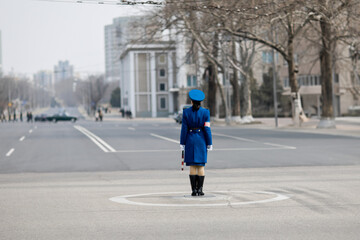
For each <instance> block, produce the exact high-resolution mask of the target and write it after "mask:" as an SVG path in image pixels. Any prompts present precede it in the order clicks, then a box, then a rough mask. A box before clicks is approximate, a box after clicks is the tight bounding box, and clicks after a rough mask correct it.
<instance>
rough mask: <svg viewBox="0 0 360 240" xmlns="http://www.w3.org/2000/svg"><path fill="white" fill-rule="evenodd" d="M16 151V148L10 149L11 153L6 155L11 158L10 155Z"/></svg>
mask: <svg viewBox="0 0 360 240" xmlns="http://www.w3.org/2000/svg"><path fill="white" fill-rule="evenodd" d="M14 151H15V148H12V149H10V151H9V152H8V153H7V154H6V156H7V157H10V155H11V154H12V153H13V152H14Z"/></svg>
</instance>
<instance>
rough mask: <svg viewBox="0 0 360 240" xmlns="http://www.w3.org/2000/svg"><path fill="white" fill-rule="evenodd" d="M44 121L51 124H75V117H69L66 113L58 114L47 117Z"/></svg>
mask: <svg viewBox="0 0 360 240" xmlns="http://www.w3.org/2000/svg"><path fill="white" fill-rule="evenodd" d="M46 119H47V120H48V121H51V122H58V121H72V122H76V120H77V117H74V116H70V115H68V114H67V113H58V114H54V115H52V116H48V117H47V118H46Z"/></svg>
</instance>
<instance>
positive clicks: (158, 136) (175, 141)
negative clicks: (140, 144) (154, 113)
mask: <svg viewBox="0 0 360 240" xmlns="http://www.w3.org/2000/svg"><path fill="white" fill-rule="evenodd" d="M150 135H151V136H153V137H157V138H161V139H163V140H166V141H169V142H174V143H177V144H180V141H179V140H175V139H171V138H167V137H163V136H160V135H157V134H154V133H150Z"/></svg>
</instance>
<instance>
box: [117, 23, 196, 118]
mask: <svg viewBox="0 0 360 240" xmlns="http://www.w3.org/2000/svg"><path fill="white" fill-rule="evenodd" d="M139 19H140V18H136V19H134V18H131V21H130V19H129V18H117V19H115V20H114V22H117V23H118V25H117V26H118V29H117V31H118V34H117V37H118V39H117V42H118V45H117V46H118V50H117V51H118V53H117V54H119V53H120V55H119V63H120V65H119V66H120V69H119V72H120V89H121V106H122V108H124V110H125V111H131V113H132V116H134V117H153V118H155V117H168V116H169V115H171V114H173V113H174V112H177V111H178V110H179V108H180V106H181V105H183V104H189V103H190V100H189V99H188V92H189V91H190V90H191V89H194V88H198V87H199V86H200V81H199V75H200V74H199V73H200V72H199V68H198V66H200V65H199V64H197V63H196V59H194V56H192V55H188V54H187V51H188V47H189V46H191V45H192V44H191V41H186V40H185V38H184V36H178V35H175V34H171V31H169V32H167V33H166V34H160V33H156V34H155V35H154V34H153V32H151V29H148V28H146V27H141V22H146V17H143V18H141V19H140V21H139ZM134 22H140V23H138V26H140V27H139V28H136V27H134ZM136 25H137V24H135V26H136ZM149 33H151V34H149ZM149 35H150V36H151V37H150V38H148V36H149Z"/></svg>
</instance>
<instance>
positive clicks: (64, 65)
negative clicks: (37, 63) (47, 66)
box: [54, 61, 74, 83]
mask: <svg viewBox="0 0 360 240" xmlns="http://www.w3.org/2000/svg"><path fill="white" fill-rule="evenodd" d="M73 77H74V67H73V66H72V65H70V63H69V61H59V62H58V64H57V65H55V66H54V80H55V81H54V83H57V82H60V81H62V80H65V79H70V78H73Z"/></svg>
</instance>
